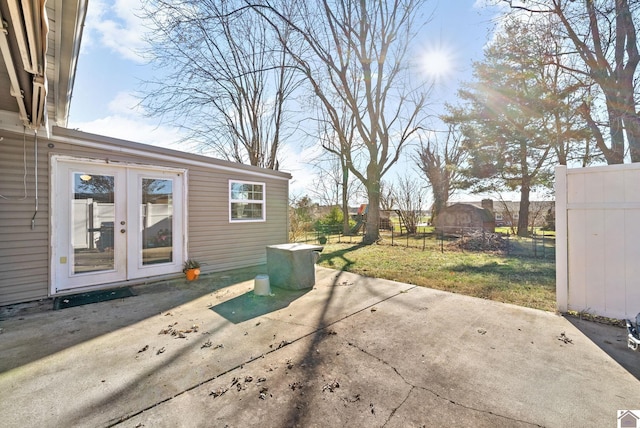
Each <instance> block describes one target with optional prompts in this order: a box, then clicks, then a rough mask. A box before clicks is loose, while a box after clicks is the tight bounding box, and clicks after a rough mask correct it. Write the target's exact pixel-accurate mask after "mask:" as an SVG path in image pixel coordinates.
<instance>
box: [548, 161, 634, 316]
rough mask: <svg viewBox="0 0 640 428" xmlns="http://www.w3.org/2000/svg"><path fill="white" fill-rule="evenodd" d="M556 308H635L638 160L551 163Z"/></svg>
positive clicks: (626, 311) (625, 312) (609, 311)
mask: <svg viewBox="0 0 640 428" xmlns="http://www.w3.org/2000/svg"><path fill="white" fill-rule="evenodd" d="M556 299H557V305H558V310H559V311H560V312H567V311H569V310H572V311H578V312H581V311H584V312H588V313H590V314H593V315H600V316H604V317H610V318H618V319H623V318H632V317H635V315H636V314H637V313H638V312H640V164H625V165H609V166H600V167H590V168H577V169H567V167H565V166H558V167H556Z"/></svg>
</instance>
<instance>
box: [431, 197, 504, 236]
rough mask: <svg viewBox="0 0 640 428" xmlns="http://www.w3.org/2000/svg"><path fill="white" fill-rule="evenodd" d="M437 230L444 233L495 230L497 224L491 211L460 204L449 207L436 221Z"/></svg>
mask: <svg viewBox="0 0 640 428" xmlns="http://www.w3.org/2000/svg"><path fill="white" fill-rule="evenodd" d="M436 229H438V230H440V231H443V232H457V231H458V230H469V229H478V230H482V229H484V230H488V231H491V232H493V231H494V230H495V222H494V221H493V220H492V213H491V211H489V210H485V209H482V208H478V207H476V206H474V205H471V204H464V203H458V204H454V205H451V206H449V207H447V208H446V209H445V210H444V211H443V212H441V213H440V215H438V218H437V219H436Z"/></svg>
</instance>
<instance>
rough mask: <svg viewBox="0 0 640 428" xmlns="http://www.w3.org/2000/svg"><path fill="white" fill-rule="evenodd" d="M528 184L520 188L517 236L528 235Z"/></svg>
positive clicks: (529, 191)
mask: <svg viewBox="0 0 640 428" xmlns="http://www.w3.org/2000/svg"><path fill="white" fill-rule="evenodd" d="M530 193H531V189H530V188H529V184H523V185H522V187H521V188H520V211H519V213H518V236H529V229H528V228H529V194H530Z"/></svg>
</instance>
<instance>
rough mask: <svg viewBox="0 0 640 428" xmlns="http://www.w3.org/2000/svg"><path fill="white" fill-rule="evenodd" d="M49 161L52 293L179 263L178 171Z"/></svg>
mask: <svg viewBox="0 0 640 428" xmlns="http://www.w3.org/2000/svg"><path fill="white" fill-rule="evenodd" d="M52 162H53V163H52V166H53V168H52V170H53V185H54V186H55V187H54V189H55V191H54V193H53V195H52V196H53V201H52V208H53V211H52V226H53V227H52V279H53V280H52V285H51V288H52V290H51V292H52V294H56V293H59V292H63V291H69V290H73V289H81V288H85V287H92V286H98V285H102V284H108V283H112V282H119V281H125V280H129V279H135V278H143V277H150V276H155V275H161V274H168V273H174V272H180V271H181V269H182V260H183V253H184V239H183V235H184V230H185V222H184V210H183V195H184V171H181V170H173V169H172V170H169V169H164V168H159V167H158V168H154V167H148V168H147V167H140V166H127V165H113V164H106V163H99V162H90V161H79V160H78V161H76V160H71V159H57V158H54V159H53V161H52Z"/></svg>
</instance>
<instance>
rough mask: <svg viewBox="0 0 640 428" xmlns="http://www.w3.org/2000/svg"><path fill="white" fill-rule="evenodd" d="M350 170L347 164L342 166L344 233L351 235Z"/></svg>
mask: <svg viewBox="0 0 640 428" xmlns="http://www.w3.org/2000/svg"><path fill="white" fill-rule="evenodd" d="M348 190H349V170H348V169H347V167H346V166H344V165H343V166H342V234H343V235H350V234H351V227H350V226H349V193H348Z"/></svg>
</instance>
